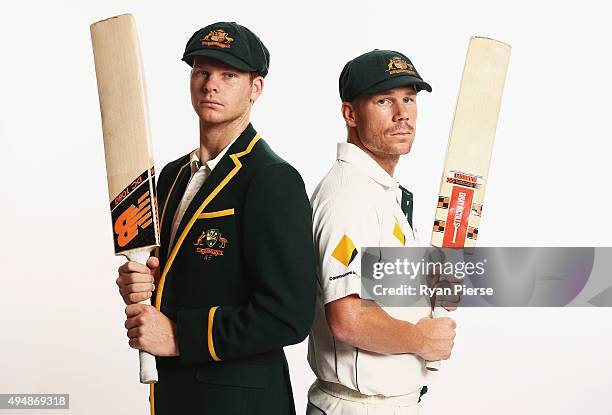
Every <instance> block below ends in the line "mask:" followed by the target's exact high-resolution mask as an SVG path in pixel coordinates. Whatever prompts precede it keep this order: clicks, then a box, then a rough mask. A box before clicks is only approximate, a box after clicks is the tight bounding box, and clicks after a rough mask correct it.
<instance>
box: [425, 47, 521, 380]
mask: <svg viewBox="0 0 612 415" xmlns="http://www.w3.org/2000/svg"><path fill="white" fill-rule="evenodd" d="M510 49H511V48H510V45H508V44H506V43H503V42H500V41H497V40H494V39H489V38H486V37H479V36H473V37H472V38H471V39H470V44H469V46H468V51H467V56H466V59H465V66H464V68H463V75H462V77H461V85H460V86H459V94H458V96H457V105H456V107H455V116H454V118H453V124H452V127H451V131H450V135H449V138H448V146H447V150H446V160H445V162H444V168H443V170H442V180H441V182H440V192H439V193H438V194H439V196H438V204H437V206H436V214H435V219H434V225H433V231H432V234H431V245H432V246H436V247H440V248H456V249H461V248H464V247H473V246H476V239H477V237H478V229H479V223H480V218H481V215H482V207H483V202H484V195H485V189H486V186H487V179H488V176H489V166H490V164H491V154H492V152H493V142H494V141H495V130H496V128H497V120H498V118H499V109H500V106H501V99H502V93H503V91H504V83H505V80H506V72H507V70H508V62H509V60H510ZM446 315H447V311H446V309H444V308H443V307H441V306H439V307H435V308H434V311H433V317H444V316H446ZM426 367H427V369H429V370H433V371H436V370H439V368H440V362H439V361H437V362H428V363H427V364H426Z"/></svg>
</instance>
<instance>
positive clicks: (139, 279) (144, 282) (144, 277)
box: [117, 257, 159, 305]
mask: <svg viewBox="0 0 612 415" xmlns="http://www.w3.org/2000/svg"><path fill="white" fill-rule="evenodd" d="M158 267H159V259H157V258H156V257H150V258H149V259H148V260H147V265H146V266H144V265H142V264H139V263H138V262H134V261H128V262H126V263H125V264H123V265H121V266H120V267H119V270H118V271H119V277H117V286H119V294H121V297H123V301H124V302H125V304H127V305H130V304H135V303H139V302H141V301H144V300H147V299H149V298H151V296H152V295H153V290H154V289H155V285H154V281H155V278H154V275H155V273H156V272H157V269H158Z"/></svg>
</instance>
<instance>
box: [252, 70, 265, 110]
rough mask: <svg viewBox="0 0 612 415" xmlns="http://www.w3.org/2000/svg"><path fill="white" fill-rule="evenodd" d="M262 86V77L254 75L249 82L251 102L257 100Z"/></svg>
mask: <svg viewBox="0 0 612 415" xmlns="http://www.w3.org/2000/svg"><path fill="white" fill-rule="evenodd" d="M263 87H264V79H263V77H262V76H259V75H257V76H255V77H254V78H253V81H252V82H251V103H253V102H255V101H257V98H259V96H260V95H261V92H262V91H263Z"/></svg>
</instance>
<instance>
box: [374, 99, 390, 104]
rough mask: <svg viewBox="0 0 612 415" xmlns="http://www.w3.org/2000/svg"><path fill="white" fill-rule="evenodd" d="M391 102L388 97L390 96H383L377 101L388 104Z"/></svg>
mask: <svg viewBox="0 0 612 415" xmlns="http://www.w3.org/2000/svg"><path fill="white" fill-rule="evenodd" d="M389 102H390V101H389V99H388V98H381V99H379V100H378V101H376V103H377V104H378V105H385V104H388V103H389Z"/></svg>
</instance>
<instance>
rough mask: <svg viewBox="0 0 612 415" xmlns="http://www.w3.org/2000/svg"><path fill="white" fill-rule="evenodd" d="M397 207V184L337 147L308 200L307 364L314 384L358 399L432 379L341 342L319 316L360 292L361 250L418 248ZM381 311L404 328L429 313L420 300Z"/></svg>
mask: <svg viewBox="0 0 612 415" xmlns="http://www.w3.org/2000/svg"><path fill="white" fill-rule="evenodd" d="M400 202H401V190H400V188H399V183H398V182H397V180H395V179H394V178H393V177H391V176H390V175H389V174H388V173H387V172H386V171H385V170H384V169H383V168H382V167H381V166H380V165H379V164H378V163H377V162H376V161H375V160H374V159H372V158H371V157H370V156H369V155H368V154H366V153H365V152H364V151H363V150H361V149H360V148H359V147H357V146H355V145H353V144H350V143H339V144H338V156H337V160H336V162H335V163H334V165H333V166H332V168H331V170H330V171H329V172H328V173H327V175H326V176H325V177H324V178H323V180H322V181H321V183H319V185H318V186H317V188H316V189H315V191H314V193H313V195H312V198H311V204H312V208H313V233H314V241H315V247H316V252H317V254H318V258H317V260H318V267H317V274H318V275H317V277H318V293H317V302H316V309H315V318H314V323H313V326H312V329H311V332H310V336H309V339H308V362H309V363H310V367H311V368H312V370H313V371H314V373H315V374H316V375H317V378H318V379H321V380H324V381H328V382H335V383H340V384H342V385H344V386H346V387H348V388H351V389H354V390H357V391H359V392H361V393H362V394H365V395H385V396H398V395H405V394H408V393H414V391H415V390H417V389H420V388H421V387H422V386H423V385H426V384H428V383H430V380H431V376H432V374H431V372H429V371H428V370H427V369H425V366H424V361H423V360H422V359H421V358H419V357H417V356H416V355H413V354H381V353H373V352H369V351H365V350H361V349H358V348H356V347H354V346H351V345H349V344H346V343H343V342H341V341H340V340H338V339H336V338H334V336H333V335H332V333H331V331H330V329H329V326H328V325H327V321H326V319H325V304H327V303H329V302H331V301H334V300H338V299H340V298H343V297H346V296H348V295H351V294H357V295H360V293H361V282H360V275H361V271H360V269H361V253H360V250H361V247H365V246H381V247H401V246H417V240H416V238H415V234H414V233H413V230H412V229H411V227H410V225H409V223H408V220H407V219H406V216H405V215H404V212H403V211H402V209H401V206H400ZM383 309H384V310H385V311H386V312H387V313H388V314H389V315H391V316H392V317H394V318H397V319H401V320H404V321H409V322H411V323H417V322H418V321H419V320H420V319H421V318H423V317H430V316H431V309H430V308H429V307H428V306H427V304H426V303H425V302H423V307H383Z"/></svg>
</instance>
